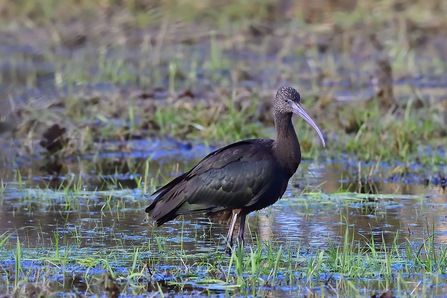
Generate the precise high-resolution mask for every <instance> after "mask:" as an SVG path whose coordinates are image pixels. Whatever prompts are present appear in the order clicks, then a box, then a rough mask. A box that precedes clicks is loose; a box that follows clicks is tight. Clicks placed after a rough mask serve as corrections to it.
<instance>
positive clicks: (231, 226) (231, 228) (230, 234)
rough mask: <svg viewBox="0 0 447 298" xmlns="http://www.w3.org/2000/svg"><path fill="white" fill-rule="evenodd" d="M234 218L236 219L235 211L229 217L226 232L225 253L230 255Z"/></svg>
mask: <svg viewBox="0 0 447 298" xmlns="http://www.w3.org/2000/svg"><path fill="white" fill-rule="evenodd" d="M236 220H237V213H233V217H232V218H231V223H230V227H229V229H228V234H227V253H228V254H230V255H231V248H232V247H233V232H234V226H235V225H236Z"/></svg>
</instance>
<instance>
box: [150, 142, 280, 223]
mask: <svg viewBox="0 0 447 298" xmlns="http://www.w3.org/2000/svg"><path fill="white" fill-rule="evenodd" d="M271 142H273V141H271ZM266 145H267V146H268V145H269V143H268V142H267V143H263V144H260V143H258V142H256V141H253V140H247V141H241V142H238V143H234V144H231V145H229V146H227V147H224V148H221V149H219V150H216V151H214V152H212V153H210V154H208V155H207V156H206V157H205V158H204V159H202V160H201V161H200V162H199V163H198V164H197V165H196V166H195V167H194V168H193V169H191V170H190V171H189V172H187V173H184V174H183V175H181V176H179V177H177V178H175V179H174V180H173V181H171V182H170V183H168V184H166V185H165V186H163V187H162V188H160V189H159V190H157V191H156V192H155V193H154V195H157V197H156V198H155V200H154V202H153V203H152V204H151V205H150V206H149V207H148V208H147V209H146V212H148V213H149V214H150V215H151V216H152V217H154V218H155V219H157V220H159V221H160V224H161V223H163V222H165V221H167V220H169V219H171V218H174V217H175V216H177V215H180V214H188V213H196V212H206V211H212V212H215V211H219V210H223V209H236V208H242V207H244V206H250V205H252V204H254V203H255V202H256V201H257V200H258V198H259V197H260V196H261V195H262V194H263V193H264V192H265V191H266V190H268V189H269V186H270V185H271V184H272V183H274V180H275V173H276V168H275V165H276V163H275V160H274V158H273V156H272V154H271V151H270V150H268V147H266Z"/></svg>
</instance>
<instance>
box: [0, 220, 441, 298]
mask: <svg viewBox="0 0 447 298" xmlns="http://www.w3.org/2000/svg"><path fill="white" fill-rule="evenodd" d="M351 235H352V233H351V232H350V231H349V229H348V228H347V229H346V233H345V235H344V237H343V238H342V239H341V240H340V241H337V242H336V243H334V242H333V241H331V240H330V239H328V245H327V247H326V248H304V247H301V246H300V243H296V242H285V243H282V244H281V245H279V244H278V243H276V242H272V241H267V242H261V241H259V240H258V241H257V242H255V243H252V244H251V245H249V246H248V247H246V248H245V251H242V250H233V254H232V256H231V257H226V256H225V255H224V254H223V253H221V252H222V251H220V250H219V251H217V252H215V253H202V254H192V255H190V254H188V252H186V251H184V250H182V249H181V247H182V243H180V244H179V245H177V246H175V247H173V246H172V245H169V248H168V249H167V248H164V246H165V242H166V240H167V238H164V237H160V236H155V237H150V238H149V239H148V240H147V241H146V242H145V243H143V244H141V245H130V246H129V245H127V246H123V243H122V242H121V241H118V242H116V243H115V244H114V245H113V246H112V245H108V248H88V247H82V246H81V245H80V244H79V243H80V242H78V244H70V243H69V242H67V237H64V238H61V239H60V240H59V235H58V234H55V237H56V238H55V239H54V240H55V241H53V242H52V244H51V245H50V246H48V247H46V248H45V249H39V248H33V247H27V241H25V240H21V241H20V239H19V238H18V237H17V241H16V245H15V247H14V246H12V244H13V242H9V244H8V243H7V242H6V238H7V237H10V236H11V235H7V236H6V235H3V236H2V241H1V250H0V254H1V255H2V260H3V261H2V264H1V267H2V271H3V272H4V278H3V279H2V281H0V283H2V284H3V287H2V288H3V290H2V291H3V293H10V292H14V293H21V292H23V291H25V293H26V292H27V291H29V289H28V290H27V289H26V288H27V287H29V285H30V284H34V285H35V287H36V288H38V287H42V286H44V285H46V286H45V288H46V290H47V291H50V292H51V293H52V294H56V293H58V292H60V291H64V292H66V293H68V292H72V293H78V294H81V295H83V294H101V293H107V292H111V291H112V290H113V291H118V292H119V293H121V295H123V296H126V295H136V294H147V293H148V292H149V294H155V293H157V292H160V293H164V294H170V293H176V292H178V291H181V292H184V293H187V292H189V291H197V293H202V294H205V295H206V293H219V292H228V291H230V292H233V293H234V294H238V295H246V294H250V293H252V294H259V295H261V294H262V293H268V292H271V291H276V290H280V291H285V292H287V291H289V290H292V289H295V290H296V289H298V291H303V292H305V291H308V290H311V291H315V290H317V291H319V290H318V289H321V291H322V292H326V293H327V294H328V295H329V296H331V295H335V294H339V295H348V294H349V295H360V294H362V295H372V294H374V293H375V292H378V291H381V290H384V289H392V290H393V292H395V293H397V294H398V295H408V294H410V293H412V294H418V295H424V294H428V293H430V292H431V293H432V294H436V293H442V292H443V291H444V290H443V286H442V282H441V280H440V277H441V276H442V275H443V274H445V272H446V270H447V262H446V257H447V256H446V253H447V247H445V245H444V244H441V245H433V243H432V239H433V235H428V236H427V237H426V239H425V240H424V241H423V242H422V243H419V244H418V243H413V242H412V241H411V240H410V239H408V241H407V243H406V244H403V245H399V244H397V243H398V235H396V238H395V241H393V243H392V245H391V246H386V245H385V244H384V242H383V243H382V244H377V242H376V240H374V238H371V239H369V240H368V239H364V241H361V242H358V241H354V240H353V239H352V237H351ZM11 255H14V261H13V262H11V261H8V259H9V258H10V256H11ZM10 266H14V270H10V269H9V267H10ZM104 279H107V282H105V281H104ZM440 282H441V283H440ZM103 283H106V285H104V284H103ZM107 283H110V285H107ZM359 284H360V285H361V287H360V288H359V287H358V286H357V285H359ZM421 284H422V285H421ZM438 285H439V286H440V288H439V289H438V290H434V288H433V287H436V286H438ZM429 288H432V290H428V289H429ZM288 289H289V290H288ZM5 290H6V292H5ZM41 291H43V290H42V289H41ZM437 291H438V292H437ZM320 294H323V293H320Z"/></svg>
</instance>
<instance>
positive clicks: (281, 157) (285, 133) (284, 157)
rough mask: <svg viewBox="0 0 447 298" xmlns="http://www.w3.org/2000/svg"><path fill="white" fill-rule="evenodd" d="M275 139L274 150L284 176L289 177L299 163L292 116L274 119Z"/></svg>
mask: <svg viewBox="0 0 447 298" xmlns="http://www.w3.org/2000/svg"><path fill="white" fill-rule="evenodd" d="M275 126H276V131H277V138H276V141H275V146H274V150H275V151H276V155H277V156H278V162H279V164H280V167H281V169H282V172H283V173H284V174H287V175H288V176H289V177H291V176H292V175H293V174H294V173H295V172H296V169H297V168H298V166H299V164H300V162H301V150H300V143H299V142H298V138H297V136H296V132H295V128H294V127H293V124H292V114H287V115H284V116H283V117H277V118H276V119H275Z"/></svg>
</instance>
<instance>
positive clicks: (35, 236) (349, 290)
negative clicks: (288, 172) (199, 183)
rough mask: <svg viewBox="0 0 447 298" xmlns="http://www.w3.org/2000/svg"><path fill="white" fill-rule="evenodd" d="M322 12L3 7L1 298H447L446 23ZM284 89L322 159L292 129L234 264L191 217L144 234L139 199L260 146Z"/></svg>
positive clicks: (235, 1) (356, 8) (428, 2)
mask: <svg viewBox="0 0 447 298" xmlns="http://www.w3.org/2000/svg"><path fill="white" fill-rule="evenodd" d="M283 2H284V1H282V2H281V3H283ZM329 2H330V5H323V6H321V7H320V6H319V5H318V3H319V1H313V2H309V1H285V2H284V3H286V5H285V6H281V5H277V3H279V2H278V1H271V0H256V1H254V2H253V1H241V0H230V1H226V5H217V6H216V5H215V3H216V2H215V1H177V0H160V1H155V2H154V1H145V0H142V1H134V0H116V1H115V0H111V1H102V0H101V1H99V0H88V1H87V0H76V1H74V0H67V1H52V0H17V1H7V2H5V3H4V5H0V16H1V17H0V38H1V40H2V44H1V46H0V82H1V84H0V108H1V109H0V219H1V222H2V224H1V226H0V257H1V261H0V271H1V272H2V278H1V279H0V294H2V295H3V294H6V295H16V296H20V297H22V296H36V297H37V296H39V295H40V296H45V297H48V296H55V295H60V294H62V293H64V294H66V295H73V296H75V295H98V296H100V295H102V296H105V295H107V296H109V297H117V296H119V295H122V296H136V295H138V294H141V295H146V294H150V295H154V296H155V295H158V296H160V297H163V296H167V295H176V294H177V295H194V296H200V295H202V296H210V295H213V294H215V295H228V296H230V295H234V294H235V295H240V296H244V295H251V296H257V295H258V296H281V297H283V296H296V295H303V296H304V295H306V296H323V295H324V296H349V295H350V296H353V295H361V296H371V297H377V296H379V295H381V293H386V294H384V295H383V296H385V297H386V296H391V295H396V296H412V297H413V296H421V297H426V296H435V295H439V296H442V295H445V294H446V289H447V288H446V286H445V281H444V277H445V274H446V272H447V270H446V252H447V250H446V247H445V234H446V231H445V211H446V210H445V208H446V205H445V200H446V195H445V186H446V183H445V181H446V179H445V177H446V176H447V167H446V164H447V156H446V152H445V148H446V145H447V143H446V129H445V127H446V123H445V114H446V111H447V104H446V100H445V99H446V98H445V94H446V90H445V89H446V86H445V82H446V80H445V73H446V71H445V70H446V61H447V60H446V59H445V53H446V45H447V44H446V43H445V38H444V37H445V36H444V35H445V32H446V30H447V28H446V26H447V23H446V21H445V15H446V11H447V7H446V5H445V3H444V2H443V1H439V0H420V1H407V2H406V1H329ZM314 4H315V6H312V5H314ZM308 5H311V6H308ZM284 85H288V86H293V87H296V88H297V89H298V91H299V92H300V94H301V96H302V105H303V107H304V108H305V110H306V111H307V112H308V113H309V114H310V116H311V117H312V118H313V119H314V120H315V122H317V123H318V125H319V127H320V128H321V129H322V131H323V132H324V134H325V138H326V140H327V141H328V142H327V143H328V148H329V150H325V151H323V150H321V146H320V144H319V141H318V139H317V137H316V136H315V133H314V131H313V130H312V128H310V127H308V126H307V125H304V123H302V122H301V121H300V120H298V121H297V122H296V123H295V127H296V129H297V134H298V137H299V139H300V141H301V149H302V153H303V159H304V161H303V163H302V165H301V166H300V169H299V170H298V172H297V173H296V175H295V176H294V177H292V179H291V183H290V185H289V188H288V189H287V191H286V193H285V196H284V198H283V199H281V200H280V201H279V202H278V203H277V205H275V206H274V207H272V208H270V209H266V210H264V211H263V212H262V213H260V214H257V215H253V216H250V217H248V219H247V220H248V223H249V224H248V226H247V227H248V229H249V231H248V233H247V234H246V238H248V241H247V246H246V248H245V251H244V252H242V251H240V252H234V253H233V254H232V256H231V257H227V256H226V255H225V254H224V251H223V249H222V247H223V246H224V245H223V241H224V239H223V237H222V235H225V233H226V227H225V226H222V225H218V224H211V223H210V222H209V221H208V220H207V219H205V218H201V217H184V218H179V219H178V220H176V221H174V222H172V223H168V224H167V225H166V226H165V227H162V228H158V229H155V228H154V227H153V225H152V222H151V221H149V220H148V218H147V217H146V215H145V214H144V212H143V211H144V208H145V207H146V206H147V204H148V202H149V201H150V196H149V194H150V193H152V192H153V191H154V190H155V189H156V188H157V187H159V186H160V185H163V184H165V183H166V182H168V181H170V180H172V177H173V176H176V175H178V174H180V173H182V172H184V171H185V170H187V169H189V168H191V166H192V165H194V164H195V163H196V162H197V161H198V160H199V159H200V158H202V157H203V156H205V155H206V154H207V153H209V152H210V151H212V150H213V149H214V148H217V147H220V146H224V145H226V144H229V143H231V142H234V141H236V140H241V139H247V138H258V137H261V138H264V137H270V138H272V137H273V136H274V131H273V127H274V126H273V125H274V123H273V117H272V111H271V108H270V107H271V103H272V96H273V94H274V92H275V91H276V90H277V89H278V88H279V87H282V86H284ZM39 143H41V146H39ZM388 289H390V290H391V292H387V290H388ZM381 297H382V296H381Z"/></svg>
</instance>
